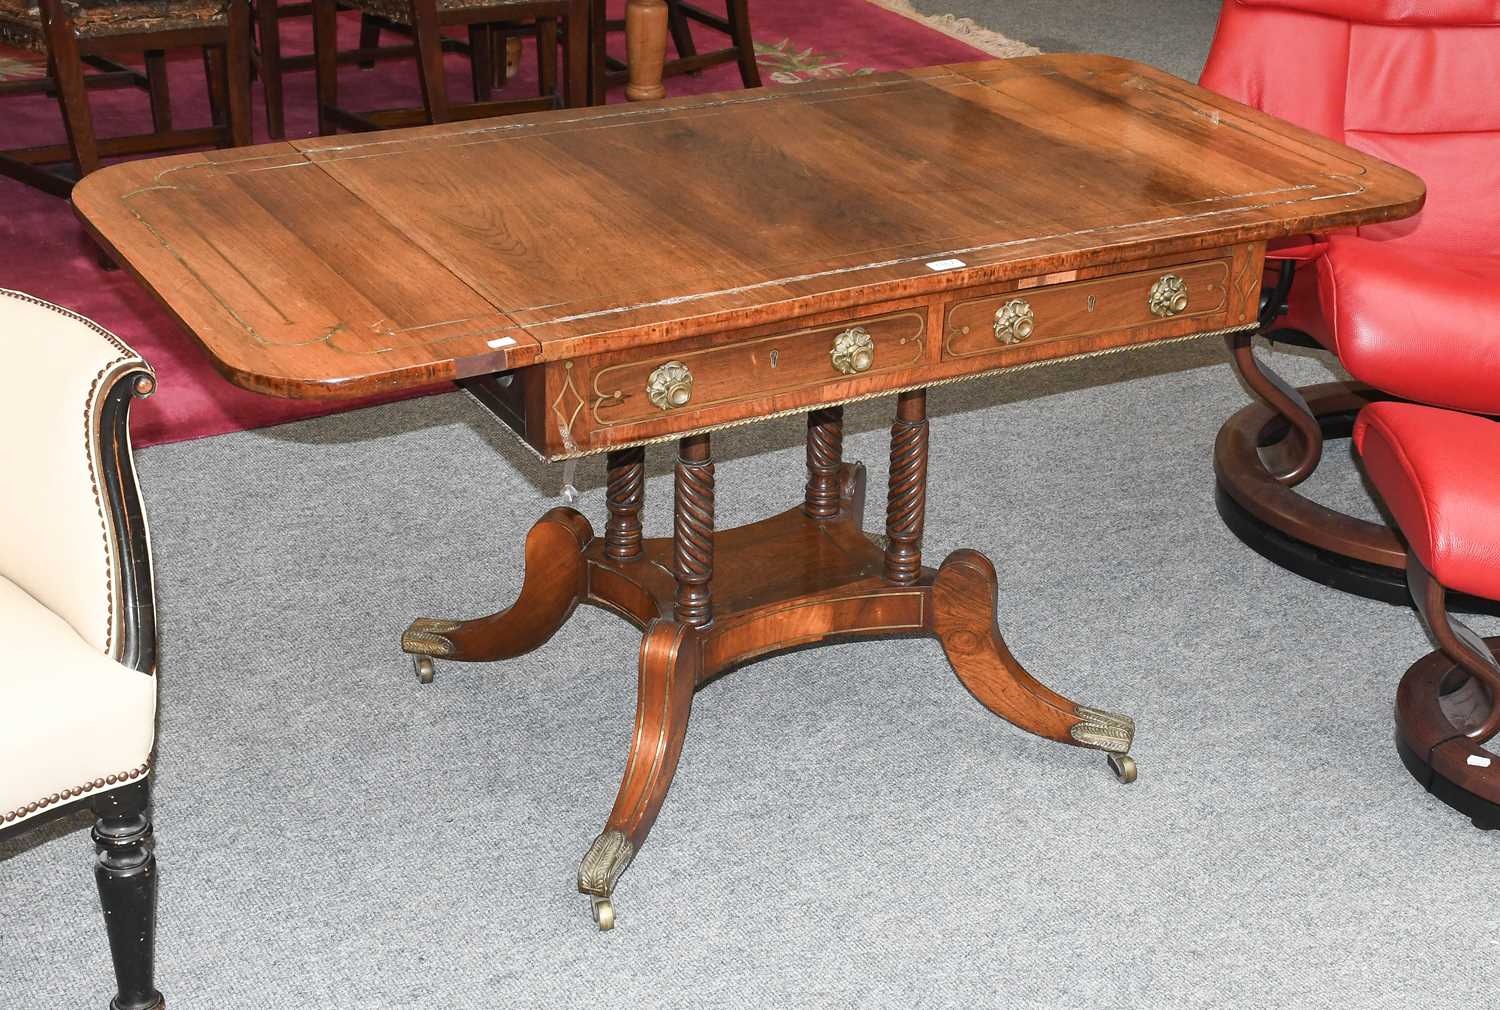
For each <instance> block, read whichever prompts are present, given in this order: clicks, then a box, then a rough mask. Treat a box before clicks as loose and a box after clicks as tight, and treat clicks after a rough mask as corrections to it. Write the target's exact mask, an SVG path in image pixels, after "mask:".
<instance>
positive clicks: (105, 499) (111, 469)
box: [0, 289, 162, 1010]
mask: <svg viewBox="0 0 1500 1010" xmlns="http://www.w3.org/2000/svg"><path fill="white" fill-rule="evenodd" d="M0 344H3V346H4V347H5V348H6V350H7V352H8V355H9V358H10V360H11V362H12V363H13V365H15V364H19V365H20V367H17V368H13V370H12V375H13V381H12V383H11V388H10V390H9V392H8V393H7V394H6V396H4V397H0V473H3V474H4V475H5V480H4V482H3V484H0V837H9V836H10V835H13V834H16V833H19V832H21V831H25V830H27V829H29V828H31V827H33V826H35V825H36V824H37V822H39V821H42V820H44V819H47V818H50V817H53V816H56V815H57V814H61V813H64V812H67V811H71V810H75V809H77V808H80V807H82V806H85V805H87V806H88V807H91V808H92V809H93V812H94V814H95V816H96V817H97V818H98V819H97V821H96V823H95V826H94V833H93V835H94V842H95V844H96V846H97V849H98V863H97V867H96V869H95V874H94V875H95V878H96V880H97V882H98V885H99V900H100V903H101V904H102V905H103V907H104V922H105V928H106V931H107V932H108V935H109V945H110V952H111V954H112V955H113V958H114V965H115V975H116V981H117V982H118V986H119V993H118V995H117V996H116V997H115V999H114V1000H113V1002H112V1003H111V1006H112V1007H113V1008H114V1010H150V1008H157V1007H160V1006H162V998H161V994H160V993H158V992H157V991H156V988H155V986H154V984H153V981H152V952H153V947H154V945H155V919H156V860H155V857H154V856H153V855H152V852H151V822H150V820H149V819H148V817H147V813H146V805H147V786H146V779H147V775H148V773H149V771H150V767H151V752H152V746H153V743H154V740H155V732H156V627H155V617H154V608H153V603H152V589H151V560H150V554H149V550H148V545H147V539H146V522H145V516H144V515H143V513H142V511H141V504H140V499H139V497H138V496H137V494H136V485H135V473H134V470H133V468H132V466H131V458H130V436H129V432H128V429H127V424H128V421H129V412H130V402H131V400H132V399H133V398H134V397H137V396H145V395H147V394H149V393H150V392H151V391H152V389H153V388H154V387H155V384H156V379H155V377H154V376H153V374H152V372H151V369H150V366H148V365H147V364H146V363H145V362H144V361H142V360H141V359H140V357H139V356H138V355H137V354H136V353H135V352H134V351H133V350H131V349H130V348H129V347H127V346H125V344H123V343H122V342H121V341H120V340H119V339H118V338H116V337H115V336H114V335H113V334H111V333H109V332H107V331H105V330H104V329H102V328H100V327H99V326H96V325H95V324H93V323H91V322H89V321H88V320H87V319H84V318H83V317H81V316H78V315H74V314H73V313H71V312H68V311H67V310H65V309H61V308H58V307H57V306H55V305H51V304H49V303H47V302H44V301H41V300H40V299H36V298H32V297H30V296H28V295H24V294H21V293H19V292H15V291H6V290H4V289H0Z"/></svg>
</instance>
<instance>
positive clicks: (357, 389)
mask: <svg viewBox="0 0 1500 1010" xmlns="http://www.w3.org/2000/svg"><path fill="white" fill-rule="evenodd" d="M1422 198H1423V187H1422V184H1421V182H1420V181H1419V180H1417V179H1416V178H1415V177H1413V176H1411V175H1409V174H1407V173H1405V172H1403V171H1401V170H1399V169H1396V168H1393V167H1391V166H1389V165H1386V164H1384V163H1382V162H1379V161H1377V160H1376V159H1374V158H1371V157H1368V156H1365V155H1362V154H1359V153H1357V152H1355V151H1352V150H1349V149H1347V148H1345V147H1342V146H1340V145H1338V144H1335V143H1332V142H1330V141H1328V140H1325V139H1323V138H1321V137H1318V136H1315V135H1313V134H1310V133H1307V132H1304V131H1302V130H1299V129H1296V128H1294V127H1292V126H1290V125H1288V124H1286V123H1283V122H1280V121H1278V120H1274V119H1271V118H1269V117H1267V116H1264V115H1261V114H1259V113H1256V112H1253V111H1251V110H1249V109H1247V108H1244V107H1243V106H1240V105H1237V104H1236V103H1234V102H1231V101H1228V100H1226V99H1222V98H1219V97H1217V96H1214V95H1211V94H1208V93H1207V92H1204V91H1201V90H1199V89H1197V88H1195V87H1192V86H1191V85H1188V84H1186V83H1184V82H1182V81H1179V80H1177V79H1175V78H1172V77H1169V76H1167V75H1166V74H1163V73H1161V72H1159V71H1156V70H1153V69H1151V68H1149V67H1144V66H1141V65H1138V64H1135V63H1130V62H1126V61H1124V60H1119V59H1113V58H1108V57H1101V56H1076V55H1071V56H1054V57H1035V58H1029V59H1021V60H1012V61H998V62H987V63H976V64H970V65H964V66H952V67H935V68H930V69H924V70H917V71H911V72H906V73H895V74H884V75H879V76H873V77H860V78H854V79H850V80H843V81H832V82H824V83H818V84H809V85H804V86H798V87H796V88H786V89H781V90H768V91H751V92H738V93H734V94H723V95H709V96H702V97H696V98H691V99H683V100H677V101H671V102H667V103H663V104H657V105H633V106H616V107H612V108H596V109H588V110H564V111H559V112H553V113H546V114H541V115H535V116H528V117H516V118H509V119H505V120H493V121H486V122H471V123H464V124H452V125H447V126H437V127H428V128H422V129H415V130H407V131H402V132H394V133H385V134H379V135H366V136H358V137H330V138H321V139H314V140H307V141H297V142H291V143H282V144H272V145H266V146H262V147H256V148H249V149H241V150H234V151H207V152H204V153H201V154H191V155H184V156H181V157H174V158H167V159H160V160H155V161H148V162H134V163H130V164H124V165H119V166H116V167H113V168H108V169H106V170H104V171H102V172H99V173H98V174H96V175H92V176H90V177H89V178H88V179H86V180H85V181H84V182H83V183H82V184H81V185H80V186H79V187H78V189H77V191H76V194H75V196H74V201H75V203H76V204H77V207H78V210H79V212H80V214H81V215H82V216H83V218H84V220H85V222H86V223H87V224H88V226H89V227H90V228H91V229H93V231H94V232H95V233H96V235H97V236H98V238H99V239H100V241H101V242H102V243H103V244H104V246H105V247H106V248H108V249H110V250H112V252H113V254H114V255H115V256H117V257H118V258H119V260H120V261H121V262H122V263H123V264H124V265H125V266H126V267H128V268H129V269H130V270H131V271H133V272H134V273H135V274H136V276H137V277H139V278H140V280H141V281H142V283H144V284H145V285H146V286H147V287H148V288H150V289H151V290H152V291H154V292H155V293H156V294H157V296H158V297H159V298H160V299H161V300H162V302H163V303H164V304H165V305H166V306H167V307H168V308H169V309H170V310H171V311H172V312H173V313H175V314H176V316H177V318H179V319H180V320H181V321H182V323H183V325H184V326H186V327H187V329H188V330H189V331H190V332H191V333H193V334H194V335H195V336H196V337H197V338H198V340H199V341H201V342H202V344H203V346H204V348H205V349H206V350H207V352H208V353H209V354H210V355H211V356H212V358H213V359H214V361H215V362H216V364H217V365H218V367H219V369H220V371H222V372H223V374H224V375H225V376H227V377H228V378H229V379H230V380H231V381H233V382H235V383H238V384H239V385H241V386H244V387H246V388H248V389H252V390H258V391H261V392H264V393H267V394H270V395H273V396H284V397H347V396H356V395H360V394H365V393H371V392H376V391H383V390H392V389H400V388H404V387H415V386H420V385H425V384H428V383H432V382H434V381H438V380H444V379H455V380H458V381H460V382H462V383H463V384H465V385H466V386H467V388H468V389H469V390H470V391H472V392H473V393H474V395H475V396H476V397H477V398H478V399H479V400H480V402H482V403H483V404H484V405H485V406H486V407H488V408H489V409H490V410H492V411H493V412H494V413H495V414H496V415H497V416H499V417H500V418H501V419H503V420H504V422H505V423H506V424H508V425H509V426H510V427H512V428H513V429H514V430H515V431H516V432H517V433H518V434H519V435H520V437H521V438H523V439H524V440H525V442H526V443H527V444H528V445H530V446H531V447H532V448H534V449H535V450H536V451H537V452H538V453H540V454H542V455H543V456H545V457H546V458H547V459H549V460H563V459H568V458H572V457H577V456H582V455H585V454H589V453H598V452H608V453H609V459H608V467H609V475H608V511H609V516H608V520H607V522H606V524H605V527H604V535H603V537H602V538H601V537H598V536H596V535H595V532H594V530H593V528H592V527H591V526H590V524H589V521H588V520H587V519H585V518H584V517H583V515H581V514H580V513H579V512H577V511H575V510H573V509H571V508H556V509H553V510H552V511H550V512H548V513H547V514H546V515H544V516H543V517H542V518H541V520H540V521H539V522H538V523H537V524H536V525H535V526H534V527H532V530H531V532H530V534H529V535H528V537H527V541H526V573H525V582H524V585H523V588H522V590H521V594H520V598H519V599H518V600H517V601H516V602H515V604H514V605H513V606H511V607H510V609H508V610H504V611H501V612H500V613H497V614H493V615H491V616H489V617H481V618H477V619H472V620H449V619H431V618H422V619H419V620H417V621H416V622H415V623H413V624H412V626H411V627H410V628H409V629H408V630H407V632H406V633H405V635H403V636H402V640H401V642H402V647H403V648H404V649H405V650H406V651H407V652H408V653H411V654H412V655H413V656H415V657H417V662H418V666H419V672H420V673H422V674H423V675H424V676H429V677H430V673H431V669H432V661H433V660H434V659H445V660H447V659H451V660H464V661H491V660H497V659H502V658H506V657H511V656H518V655H520V654H522V653H524V652H526V651H528V650H530V649H534V648H536V647H537V646H539V645H541V644H542V643H543V642H545V641H547V640H548V639H549V638H550V637H551V636H552V635H553V634H555V633H556V632H557V630H558V629H559V628H560V627H561V626H562V624H563V622H564V621H565V620H566V619H567V617H568V615H569V614H570V613H571V612H572V610H573V607H574V606H575V605H576V604H578V603H580V602H582V603H592V604H596V605H598V606H602V607H604V608H606V609H608V610H611V611H614V612H615V613H617V614H619V615H620V616H622V617H624V618H626V619H627V620H628V621H630V622H632V623H633V624H635V625H637V626H639V627H640V628H642V629H643V631H644V638H643V640H642V644H641V652H640V671H639V677H640V680H639V693H638V701H637V711H636V729H635V734H634V737H633V740H632V743H631V749H630V753H629V756H628V759H627V761H626V765H625V772H624V779H623V782H622V783H621V785H620V791H619V795H618V798H617V800H616V801H615V806H614V809H613V810H612V811H611V813H610V815H609V820H608V822H607V825H606V829H605V831H604V832H603V833H602V834H601V835H600V836H599V837H598V839H597V840H596V841H595V842H594V844H593V846H592V848H590V849H589V851H588V854H587V855H586V856H585V857H584V859H583V862H582V864H581V866H580V868H579V875H578V886H579V888H580V890H582V891H583V892H584V893H586V894H588V895H590V896H592V898H593V900H594V910H595V917H596V919H597V920H598V921H599V922H600V925H601V926H604V927H606V928H607V927H608V926H609V925H610V924H611V923H612V922H613V917H614V912H613V905H612V904H611V901H610V897H611V895H612V893H613V891H614V888H615V882H616V880H617V879H618V878H619V876H620V874H621V872H623V871H624V870H625V868H626V867H627V866H628V865H629V863H630V861H631V859H632V858H633V857H634V855H635V854H636V852H637V851H638V850H639V849H640V846H641V843H642V842H643V841H644V840H645V838H646V833H647V832H648V831H649V830H650V828H651V824H652V822H653V821H654V820H655V818H656V815H657V811H658V810H659V809H660V807H661V803H662V800H663V799H664V798H665V796H666V793H667V788H668V786H669V784H670V783H671V780H672V776H673V773H674V771H675V768H676V764H677V758H678V754H679V753H680V751H681V748H682V742H683V734H684V732H685V730H686V727H687V721H688V710H689V707H690V706H691V704H692V699H693V692H694V689H695V687H696V686H697V685H699V684H701V683H703V682H704V681H705V680H707V679H708V678H711V677H713V676H715V675H716V674H718V673H720V672H721V671H724V670H725V669H728V668H730V667H733V666H735V665H737V664H740V663H743V662H745V661H746V660H749V659H753V658H754V657H757V656H761V655H764V654H766V653H768V652H772V651H774V650H777V649H784V648H787V647H789V646H794V645H802V644H806V643H811V642H818V641H822V640H824V639H828V638H831V637H835V636H844V637H847V636H893V635H911V634H926V635H932V636H935V637H937V638H938V639H939V640H940V641H941V642H942V645H943V648H944V650H945V651H946V653H947V656H948V659H949V661H950V662H951V663H952V665H953V668H954V670H955V671H956V672H957V674H958V677H959V679H960V680H961V681H962V682H963V683H964V685H965V686H966V687H968V688H969V690H970V691H972V692H973V694H974V696H975V697H977V698H978V699H979V701H980V702H982V703H983V704H984V705H985V706H987V707H988V708H989V709H990V710H991V711H993V712H995V713H996V714H998V715H1000V716H1002V717H1004V718H1005V719H1008V720H1009V721H1011V722H1012V723H1014V724H1015V725H1017V726H1019V727H1021V728H1022V729H1025V730H1027V731H1029V732H1032V733H1036V734H1039V735H1041V736H1044V737H1047V738H1050V739H1052V740H1057V741H1059V742H1061V743H1066V744H1071V745H1074V746H1081V747H1092V748H1097V749H1099V750H1101V751H1103V752H1105V753H1107V754H1108V755H1109V756H1110V758H1111V762H1112V764H1113V766H1114V768H1115V770H1116V773H1117V774H1118V775H1120V776H1121V777H1122V778H1124V779H1126V780H1129V779H1130V778H1133V777H1134V764H1133V762H1132V761H1131V759H1130V758H1129V755H1128V752H1129V749H1130V745H1131V738H1132V735H1133V732H1134V725H1133V723H1132V721H1131V720H1130V719H1129V718H1127V717H1125V716H1122V715H1115V714H1112V713H1110V712H1105V711H1102V710H1100V709H1096V708H1092V707H1085V706H1083V705H1079V704H1076V703H1075V702H1073V701H1071V700H1069V699H1068V698H1065V697H1063V696H1062V695H1060V694H1057V693H1056V692H1054V691H1052V690H1050V689H1049V688H1047V687H1046V686H1044V685H1043V684H1041V683H1040V682H1038V681H1037V680H1036V679H1034V678H1033V677H1032V676H1031V675H1030V674H1029V673H1027V672H1026V670H1025V669H1024V668H1023V667H1022V666H1021V664H1020V663H1019V662H1017V660H1016V659H1015V658H1014V657H1013V656H1012V655H1011V654H1010V652H1009V650H1008V649H1007V648H1006V645H1005V642H1004V640H1003V639H1002V638H1001V636H1000V632H999V631H998V630H997V626H996V621H995V603H996V585H997V583H996V576H995V568H994V566H993V565H992V564H991V563H990V562H989V561H988V560H987V559H986V558H985V557H984V556H983V555H981V554H979V553H977V552H975V551H972V550H960V551H956V552H954V553H953V554H951V555H949V556H948V558H947V559H945V560H944V561H943V563H942V564H941V565H940V566H939V567H937V568H935V569H934V568H931V567H925V566H924V565H923V564H922V557H921V545H922V524H923V514H924V506H925V502H926V495H927V480H926V474H927V458H928V423H927V417H926V398H927V389H928V388H929V387H932V386H937V385H941V384H943V383H947V382H951V381H954V380H958V379H965V378H972V377H974V376H978V375H986V374H989V373H992V372H996V371H999V370H1002V369H1006V368H1013V367H1016V366H1022V365H1029V364H1033V363H1036V362H1041V361H1046V360H1049V359H1058V358H1068V357H1076V356H1079V355H1087V354H1098V353H1104V352H1110V351H1115V350H1119V349H1122V348H1126V347H1129V346H1133V345H1138V344H1146V343H1150V342H1153V341H1161V340H1171V339H1177V338H1185V337H1188V336H1191V335H1195V334H1202V333H1206V332H1232V331H1236V330H1241V329H1248V328H1252V327H1254V326H1255V324H1256V317H1257V311H1258V304H1257V303H1258V299H1259V296H1260V290H1261V268H1262V255H1263V253H1264V248H1265V242H1266V240H1267V239H1270V238H1274V237H1278V236H1284V235H1293V234H1297V233H1302V232H1307V231H1310V230H1318V231H1325V230H1327V229H1329V228H1331V227H1334V226H1338V225H1352V224H1357V223H1361V222H1367V221H1374V220H1387V219H1391V218H1398V217H1403V216H1406V215H1409V214H1412V213H1414V212H1415V211H1416V210H1417V209H1418V208H1419V207H1420V206H1421V203H1422ZM883 394H896V396H897V406H896V418H895V423H894V425H893V426H892V429H891V461H890V486H889V499H888V505H887V508H886V516H885V523H884V536H883V537H877V536H875V535H872V534H869V533H867V532H866V531H865V523H864V501H865V486H864V485H865V477H864V470H863V469H862V468H861V467H860V466H858V465H856V464H850V463H846V462H844V461H843V459H842V456H841V451H840V444H841V438H842V428H841V423H842V410H841V407H840V404H844V403H847V402H849V401H852V400H860V399H864V398H867V397H872V396H879V395H883ZM789 412H806V414H807V420H808V428H807V432H808V433H807V469H808V480H807V488H806V495H805V498H804V500H803V501H801V502H799V503H797V504H796V505H795V506H794V507H793V508H791V509H789V510H788V511H786V512H784V513H782V514H781V515H778V516H775V517H772V518H769V519H766V520H764V521H761V522H758V523H755V524H752V525H750V526H745V527H741V528H739V529H729V530H716V529H715V527H714V468H713V462H712V459H711V457H710V452H709V439H710V435H709V432H711V431H712V430H713V429H715V428H720V427H723V426H726V425H732V424H738V423H742V422H748V421H753V420H756V419H759V418H765V417H769V416H773V415H778V414H784V413H789ZM997 437H1003V435H1000V436H997ZM671 439H677V440H679V459H678V463H677V468H676V495H675V502H674V508H675V517H676V519H675V526H674V534H673V536H672V537H671V538H669V539H661V540H652V539H643V537H642V533H641V509H642V506H643V501H642V498H643V487H644V465H643V458H644V447H645V446H646V445H648V444H650V443H653V442H661V441H667V440H671ZM959 451H960V452H962V451H964V450H963V447H959ZM955 493H963V489H956V492H955Z"/></svg>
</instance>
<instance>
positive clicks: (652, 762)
mask: <svg viewBox="0 0 1500 1010" xmlns="http://www.w3.org/2000/svg"><path fill="white" fill-rule="evenodd" d="M702 662H703V654H702V645H701V642H700V640H699V638H698V633H697V632H696V631H695V630H694V629H693V628H692V627H690V626H688V625H686V624H677V623H674V622H672V621H662V620H657V621H653V622H652V623H651V624H650V625H648V626H647V628H646V637H645V638H644V639H643V640H642V641H641V660H640V681H639V684H638V686H637V688H636V701H635V733H634V734H633V735H632V737H631V740H630V756H629V757H628V758H627V759H626V761H625V774H624V776H623V777H622V779H621V781H620V791H619V793H618V794H617V795H616V797H615V805H614V809H612V810H611V811H610V814H609V821H608V822H607V823H606V825H605V829H604V833H603V834H601V835H600V836H599V837H598V838H596V839H594V844H593V845H592V846H590V848H589V851H588V853H587V854H586V855H585V856H584V857H583V861H582V862H581V863H579V864H578V890H579V891H580V892H582V893H583V894H587V895H588V896H589V897H590V899H591V900H592V903H593V910H594V921H595V922H596V923H598V924H599V928H600V929H613V928H614V924H615V908H614V902H613V900H612V896H613V894H614V890H615V883H616V882H617V881H618V880H619V879H620V875H621V874H622V873H624V872H625V870H626V868H627V867H629V866H630V862H631V860H632V859H634V858H635V854H636V853H637V852H639V851H640V848H641V845H642V843H644V842H645V841H646V835H647V834H648V833H649V832H650V831H651V825H653V824H655V823H656V815H657V814H658V813H660V812H661V805H662V801H664V800H665V799H666V798H667V790H668V789H669V788H671V785H672V776H673V775H674V774H675V773H676V771H677V759H678V757H679V756H680V755H681V754H682V741H683V739H684V737H685V736H686V735H687V724H688V714H689V712H691V710H692V707H693V689H694V687H695V686H696V685H697V681H698V672H699V669H700V668H701V666H702Z"/></svg>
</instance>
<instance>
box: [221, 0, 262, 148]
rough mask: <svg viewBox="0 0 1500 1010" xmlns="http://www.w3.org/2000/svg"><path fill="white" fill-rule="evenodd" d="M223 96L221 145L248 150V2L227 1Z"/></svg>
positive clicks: (250, 139) (251, 138)
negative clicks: (227, 26) (222, 136)
mask: <svg viewBox="0 0 1500 1010" xmlns="http://www.w3.org/2000/svg"><path fill="white" fill-rule="evenodd" d="M224 94H225V98H226V105H227V115H228V122H227V123H226V124H225V126H226V130H225V140H224V142H225V146H228V147H249V146H250V145H251V144H252V143H254V139H255V138H254V130H253V129H252V124H251V121H250V116H251V112H250V109H251V106H250V0H231V3H230V4H229V41H228V42H227V43H226V44H225V46H224Z"/></svg>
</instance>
